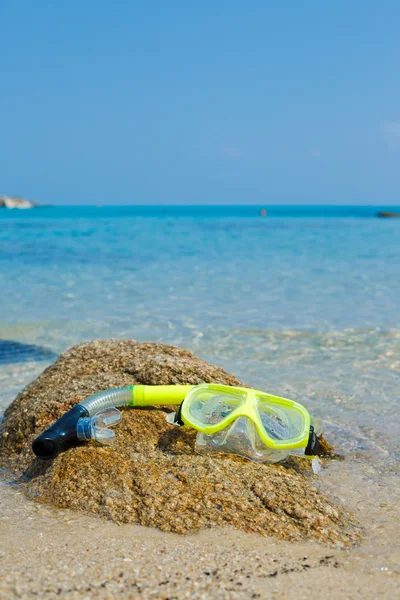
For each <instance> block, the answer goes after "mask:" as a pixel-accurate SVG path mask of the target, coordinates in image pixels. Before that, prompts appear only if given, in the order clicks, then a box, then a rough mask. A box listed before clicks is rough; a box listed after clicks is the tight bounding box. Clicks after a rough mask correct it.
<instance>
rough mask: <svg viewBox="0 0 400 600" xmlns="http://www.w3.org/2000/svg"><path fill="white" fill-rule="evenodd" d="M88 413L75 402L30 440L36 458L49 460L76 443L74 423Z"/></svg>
mask: <svg viewBox="0 0 400 600" xmlns="http://www.w3.org/2000/svg"><path fill="white" fill-rule="evenodd" d="M88 416H89V413H88V411H87V410H86V408H85V407H84V406H82V405H81V404H76V405H75V406H73V407H72V408H71V410H69V411H68V412H67V413H65V415H63V416H62V417H61V418H60V419H58V421H56V422H55V423H54V425H52V426H51V427H49V429H47V430H46V431H45V432H44V433H42V434H41V435H39V436H38V437H37V438H36V439H35V440H33V442H32V450H33V451H34V453H35V454H36V456H37V457H38V458H42V459H44V460H49V459H51V458H55V457H56V456H57V454H59V453H60V452H62V451H63V450H66V449H67V448H71V447H72V446H75V445H76V444H77V442H78V441H79V440H78V437H77V435H76V425H77V423H78V420H79V419H81V418H82V417H88Z"/></svg>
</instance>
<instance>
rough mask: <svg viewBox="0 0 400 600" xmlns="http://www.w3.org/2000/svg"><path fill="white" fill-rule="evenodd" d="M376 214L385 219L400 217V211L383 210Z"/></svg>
mask: <svg viewBox="0 0 400 600" xmlns="http://www.w3.org/2000/svg"><path fill="white" fill-rule="evenodd" d="M376 216H377V217H381V218H384V219H397V218H400V213H395V212H388V211H382V212H378V213H377V215H376Z"/></svg>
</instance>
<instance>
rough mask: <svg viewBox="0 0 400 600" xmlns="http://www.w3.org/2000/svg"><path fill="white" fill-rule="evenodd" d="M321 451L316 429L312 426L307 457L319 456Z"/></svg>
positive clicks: (306, 450) (306, 451) (305, 452)
mask: <svg viewBox="0 0 400 600" xmlns="http://www.w3.org/2000/svg"><path fill="white" fill-rule="evenodd" d="M319 451H320V443H319V441H318V438H317V436H316V433H315V431H314V427H313V426H312V425H310V435H309V437H308V444H307V448H306V449H305V451H304V454H305V455H306V456H317V454H318V453H319Z"/></svg>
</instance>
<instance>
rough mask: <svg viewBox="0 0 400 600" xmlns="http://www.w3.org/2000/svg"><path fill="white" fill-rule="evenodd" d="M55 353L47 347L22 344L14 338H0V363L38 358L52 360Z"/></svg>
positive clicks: (5, 363)
mask: <svg viewBox="0 0 400 600" xmlns="http://www.w3.org/2000/svg"><path fill="white" fill-rule="evenodd" d="M55 358H56V355H55V354H54V352H52V351H51V350H49V349H48V348H42V346H36V345H35V344H23V343H21V342H15V341H14V340H0V365H8V364H11V363H21V362H29V361H39V360H48V361H50V360H54V359H55Z"/></svg>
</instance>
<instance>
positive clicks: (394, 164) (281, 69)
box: [0, 0, 400, 205]
mask: <svg viewBox="0 0 400 600" xmlns="http://www.w3.org/2000/svg"><path fill="white" fill-rule="evenodd" d="M399 23H400V3H399V2H397V1H396V0H391V1H390V0H386V1H385V0H380V1H378V0H375V1H369V0H353V1H352V2H349V1H348V0H346V1H344V0H335V1H331V2H325V1H322V0H280V1H278V0H276V1H272V0H248V1H245V0H241V1H238V0H226V1H223V0H203V1H202V2H194V1H190V0H179V1H178V0H168V1H165V0H148V1H147V2H139V1H136V0H130V1H129V0H125V1H124V0H117V1H116V2H114V3H112V2H109V0H108V1H107V2H105V1H103V0H96V1H93V0H85V1H84V2H83V1H80V2H77V1H76V0H68V2H67V1H66V0H58V1H57V2H51V1H50V0H48V1H45V0H31V1H30V2H28V1H26V0H1V1H0V24H1V35H0V78H1V94H0V193H6V194H7V193H8V194H20V195H24V196H27V197H31V198H33V199H35V200H37V201H38V202H43V203H52V204H231V203H232V204H233V203H238V204H265V205H268V204H386V205H390V204H392V205H398V204H400V36H399Z"/></svg>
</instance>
